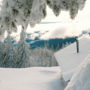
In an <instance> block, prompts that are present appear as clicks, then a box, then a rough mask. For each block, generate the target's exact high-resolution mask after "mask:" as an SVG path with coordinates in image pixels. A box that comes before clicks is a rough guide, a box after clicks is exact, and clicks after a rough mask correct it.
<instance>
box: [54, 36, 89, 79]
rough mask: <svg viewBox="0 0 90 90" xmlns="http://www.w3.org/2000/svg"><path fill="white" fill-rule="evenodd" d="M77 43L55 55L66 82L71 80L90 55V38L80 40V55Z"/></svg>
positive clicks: (83, 37)
mask: <svg viewBox="0 0 90 90" xmlns="http://www.w3.org/2000/svg"><path fill="white" fill-rule="evenodd" d="M76 50H77V49H76V42H75V43H73V44H71V45H69V46H67V47H66V48H64V49H61V50H60V51H58V52H56V53H55V57H56V59H57V61H58V63H59V65H60V68H61V70H62V73H63V77H64V79H65V81H68V80H70V79H71V77H72V75H73V73H74V72H75V70H76V68H77V67H78V65H79V64H80V63H81V62H82V61H83V60H84V59H85V58H86V57H87V55H88V54H89V53H90V36H89V38H86V37H85V36H82V37H81V38H79V53H77V51H76Z"/></svg>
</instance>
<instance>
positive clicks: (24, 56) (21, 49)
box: [16, 30, 30, 68]
mask: <svg viewBox="0 0 90 90" xmlns="http://www.w3.org/2000/svg"><path fill="white" fill-rule="evenodd" d="M17 53H18V57H17V64H16V65H17V68H25V67H29V66H30V63H29V59H30V52H29V45H28V44H27V43H26V41H25V31H24V30H22V32H21V34H20V41H19V43H18V47H17Z"/></svg>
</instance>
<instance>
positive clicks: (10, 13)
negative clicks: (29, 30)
mask: <svg viewBox="0 0 90 90" xmlns="http://www.w3.org/2000/svg"><path fill="white" fill-rule="evenodd" d="M85 1H86V0H2V4H1V6H0V34H3V33H4V31H5V30H7V31H8V32H9V33H11V32H12V31H17V26H18V25H22V26H24V27H25V28H26V27H27V25H28V24H30V25H31V26H34V25H35V24H37V23H39V22H40V21H41V19H43V18H44V17H45V16H46V6H47V5H48V6H49V7H50V8H51V9H52V10H53V12H54V14H55V15H56V16H58V15H59V13H60V11H61V10H67V11H69V12H70V16H71V18H72V19H73V18H74V17H75V16H76V14H77V13H78V10H79V9H82V8H83V7H84V4H85Z"/></svg>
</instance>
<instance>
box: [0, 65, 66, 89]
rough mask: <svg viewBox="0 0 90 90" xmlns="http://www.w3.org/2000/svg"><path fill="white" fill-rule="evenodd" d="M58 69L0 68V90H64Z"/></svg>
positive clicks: (63, 82)
mask: <svg viewBox="0 0 90 90" xmlns="http://www.w3.org/2000/svg"><path fill="white" fill-rule="evenodd" d="M65 86H66V84H65V81H64V80H63V78H62V75H61V71H60V69H59V67H45V68H43V67H35V68H23V69H8V68H0V90H64V88H65Z"/></svg>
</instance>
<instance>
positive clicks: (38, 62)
mask: <svg viewBox="0 0 90 90" xmlns="http://www.w3.org/2000/svg"><path fill="white" fill-rule="evenodd" d="M30 51H31V55H30V66H44V67H51V66H57V65H58V64H57V61H56V59H55V57H54V55H53V54H54V52H53V51H51V50H49V49H47V48H38V49H35V50H30Z"/></svg>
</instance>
